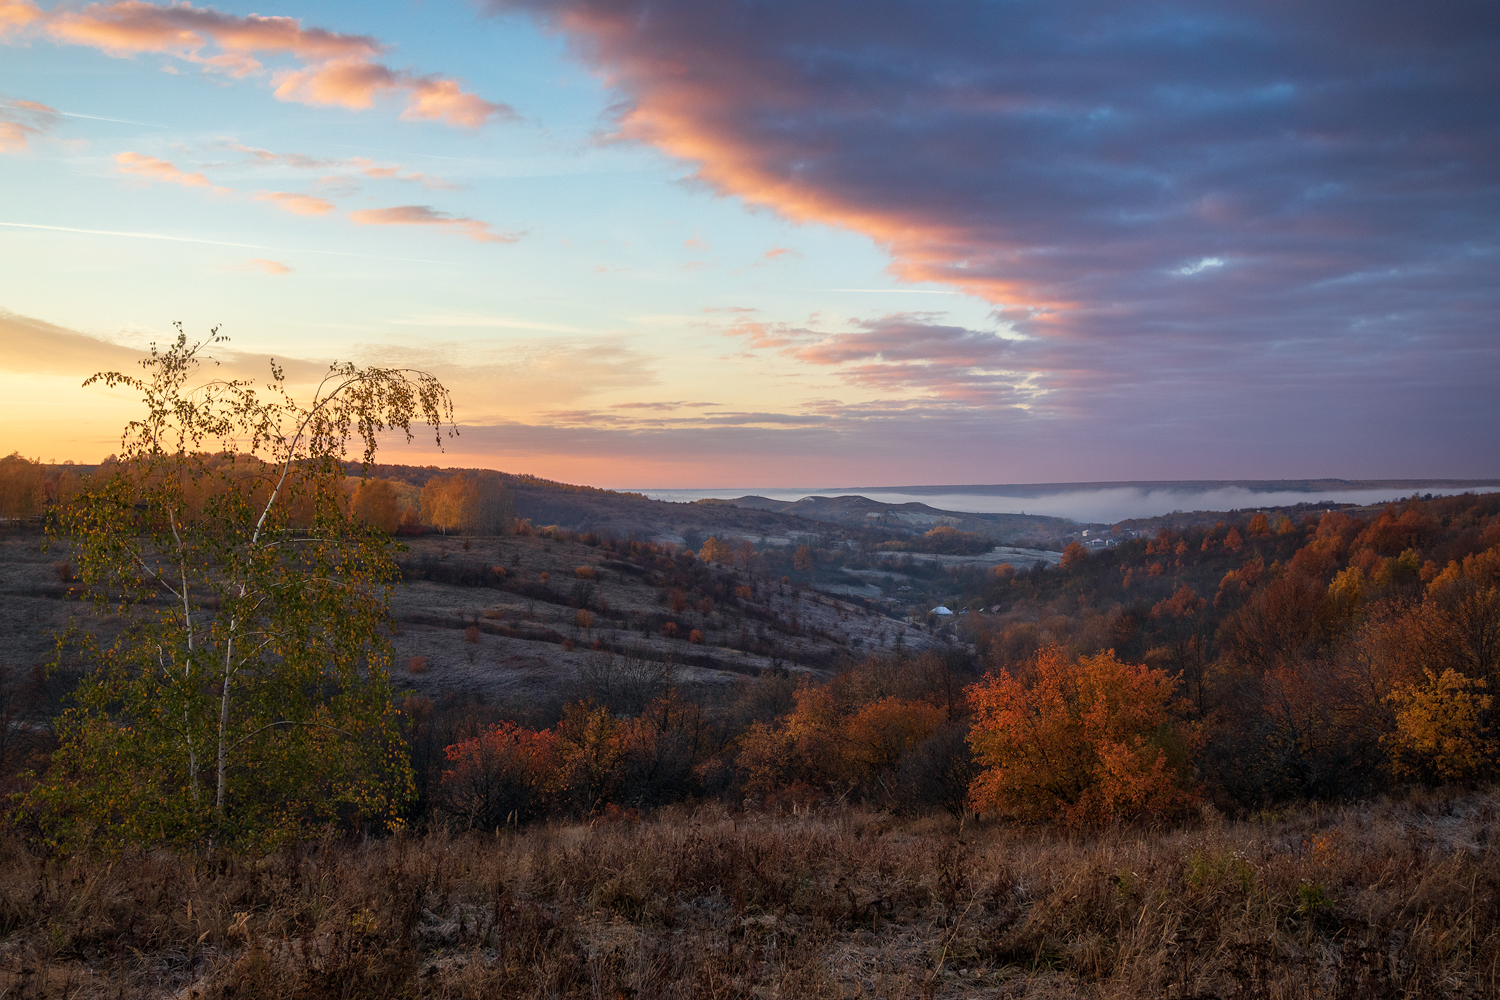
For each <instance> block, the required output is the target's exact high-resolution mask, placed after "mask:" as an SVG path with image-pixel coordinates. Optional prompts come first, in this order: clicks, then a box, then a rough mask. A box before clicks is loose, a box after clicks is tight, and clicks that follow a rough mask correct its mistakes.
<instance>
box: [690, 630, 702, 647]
mask: <svg viewBox="0 0 1500 1000" xmlns="http://www.w3.org/2000/svg"><path fill="white" fill-rule="evenodd" d="M688 642H690V643H692V644H693V645H694V646H701V645H703V633H702V632H701V631H699V630H698V629H693V630H692V631H691V632H689V633H688Z"/></svg>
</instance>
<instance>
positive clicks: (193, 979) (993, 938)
mask: <svg viewBox="0 0 1500 1000" xmlns="http://www.w3.org/2000/svg"><path fill="white" fill-rule="evenodd" d="M1497 807H1500V795H1497V793H1496V792H1493V791H1491V792H1482V793H1463V794H1453V795H1442V794H1426V795H1421V796H1418V797H1414V798H1407V799H1402V800H1399V801H1386V800H1382V801H1379V802H1372V803H1365V804H1358V805H1347V806H1340V807H1336V808H1316V807H1310V808H1307V809H1303V810H1300V811H1295V812H1290V813H1287V814H1285V815H1267V816H1262V817H1259V818H1258V819H1257V820H1256V821H1253V822H1245V823H1229V822H1223V821H1220V820H1219V819H1217V818H1216V817H1214V816H1212V815H1209V816H1205V817H1204V818H1203V819H1202V820H1201V821H1200V822H1197V823H1195V824H1193V825H1192V826H1191V827H1190V828H1186V829H1179V830H1171V831H1153V830H1148V829H1136V828H1130V829H1118V830H1114V831H1109V832H1106V833H1103V834H1100V835H1098V836H1093V837H1088V838H1076V837H1074V838H1070V837H1065V836H1063V835H1060V834H1056V833H1048V832H1037V831H1028V830H1023V829H1017V828H1013V827H1005V826H988V825H975V824H973V823H972V821H971V822H970V823H968V824H960V823H959V822H958V821H956V820H953V819H949V818H946V817H944V818H928V819H918V820H900V819H896V818H893V817H890V816H888V815H884V814H879V813H875V812H870V811H864V810H859V809H849V808H843V807H828V806H821V807H820V806H805V805H804V806H798V805H796V804H793V803H779V804H775V805H773V806H771V807H767V808H765V809H762V810H761V811H756V812H734V811H730V810H727V809H725V808H724V807H723V806H719V805H709V806H701V807H696V808H694V807H688V806H678V807H672V808H669V809H666V810H662V811H659V812H657V813H654V814H652V815H650V816H648V817H647V818H645V819H643V820H637V819H636V818H634V817H632V816H629V815H620V816H617V817H615V818H614V820H613V821H609V820H603V821H596V822H595V823H594V824H592V825H588V826H583V825H545V826H536V827H532V828H527V829H522V830H521V831H519V832H510V831H505V830H502V831H499V832H497V833H490V834H483V835H467V836H464V837H451V836H449V835H446V834H432V835H427V836H420V837H419V836H398V837H394V838H389V839H384V840H377V841H369V842H364V843H356V842H350V841H343V840H332V839H330V840H327V841H325V842H323V843H321V844H317V845H304V846H300V847H294V848H290V849H287V850H285V851H283V852H281V853H278V854H274V855H271V856H269V857H266V858H263V859H259V860H254V861H251V860H245V859H241V858H238V857H234V856H229V855H224V854H222V853H221V854H219V855H216V856H215V855H193V856H187V855H179V854H173V853H169V852H165V851H151V852H130V851H127V852H126V853H125V854H123V855H121V856H118V857H110V856H107V855H100V856H98V857H95V858H85V857H75V858H73V859H71V860H47V859H44V858H43V857H41V856H39V855H37V854H35V853H33V852H32V851H31V850H29V849H28V848H27V847H26V846H25V845H24V843H23V842H22V841H21V840H19V839H14V838H13V839H9V840H7V841H5V842H3V844H0V881H3V884H0V932H3V945H0V996H4V997H6V998H7V1000H11V998H23V997H44V996H45V997H64V996H66V997H79V998H85V997H117V996H127V997H180V998H187V997H203V998H220V997H222V998H228V997H235V998H244V997H278V998H282V997H303V998H323V997H351V998H352V997H455V998H456V997H475V998H479V997H485V998H491V997H517V998H520V997H528V998H529V997H538V998H540V997H590V998H595V997H605V998H618V997H630V998H634V997H684V998H686V997H695V998H696V997H704V998H707V997H790V998H804V997H806V998H815V997H880V998H897V997H957V996H965V997H995V998H999V997H1101V998H1102V997H1118V998H1127V997H1129V998H1136V997H1139V998H1147V997H1150V998H1188V997H1195V998H1207V997H1225V998H1228V997H1257V998H1259V997H1266V998H1282V997H1285V998H1291V997H1359V998H1362V1000H1363V998H1374V997H1439V996H1441V997H1485V996H1495V995H1497V991H1500V865H1497V860H1500V856H1497V845H1495V844H1494V843H1492V842H1491V837H1492V831H1493V830H1494V826H1495V819H1496V815H1497Z"/></svg>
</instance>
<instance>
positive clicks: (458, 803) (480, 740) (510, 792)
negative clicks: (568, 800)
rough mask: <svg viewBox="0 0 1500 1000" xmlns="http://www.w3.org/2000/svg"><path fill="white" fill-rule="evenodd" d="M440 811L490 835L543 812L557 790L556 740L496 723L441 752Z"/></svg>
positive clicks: (554, 736) (553, 735) (548, 732)
mask: <svg viewBox="0 0 1500 1000" xmlns="http://www.w3.org/2000/svg"><path fill="white" fill-rule="evenodd" d="M446 755H447V758H448V762H449V763H450V764H451V765H452V767H451V768H450V769H449V770H446V771H444V772H443V775H442V783H441V791H440V793H439V798H440V801H441V803H442V806H443V809H444V810H445V811H446V812H448V813H449V814H450V815H452V816H453V817H455V818H456V819H457V820H458V821H459V822H460V823H462V824H463V825H465V826H466V827H467V828H469V829H481V830H486V829H493V828H495V827H497V826H500V825H502V824H504V823H506V822H507V821H512V820H514V821H519V820H525V819H529V818H531V817H533V816H537V815H541V814H542V813H543V812H545V810H546V808H547V806H548V805H549V803H550V800H551V798H552V796H553V795H554V794H555V793H556V792H557V791H558V789H559V781H560V777H561V775H560V771H559V754H558V737H557V734H556V733H553V732H552V731H551V730H547V729H543V730H541V731H540V732H538V731H537V730H534V729H528V728H527V727H525V726H521V725H517V724H516V723H514V722H501V723H497V724H495V725H492V726H490V727H489V728H488V729H486V730H485V731H484V732H483V733H480V734H479V735H478V736H475V737H472V738H470V739H467V740H464V741H463V742H461V743H455V744H454V745H452V746H450V747H448V748H447V751H446Z"/></svg>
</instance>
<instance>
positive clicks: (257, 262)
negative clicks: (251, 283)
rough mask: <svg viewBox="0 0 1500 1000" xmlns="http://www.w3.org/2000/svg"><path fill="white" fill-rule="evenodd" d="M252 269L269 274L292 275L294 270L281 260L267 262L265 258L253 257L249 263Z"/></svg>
mask: <svg viewBox="0 0 1500 1000" xmlns="http://www.w3.org/2000/svg"><path fill="white" fill-rule="evenodd" d="M247 263H248V264H249V266H250V267H253V268H255V269H256V270H259V271H264V272H266V273H267V274H291V273H292V269H291V268H289V267H287V266H286V265H285V264H283V263H282V262H281V261H279V260H266V259H265V258H264V257H252V258H250V260H249V261H248V262H247Z"/></svg>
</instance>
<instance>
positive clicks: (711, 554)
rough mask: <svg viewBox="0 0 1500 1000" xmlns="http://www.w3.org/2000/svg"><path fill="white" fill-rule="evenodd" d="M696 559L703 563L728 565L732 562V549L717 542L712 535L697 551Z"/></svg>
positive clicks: (725, 544)
mask: <svg viewBox="0 0 1500 1000" xmlns="http://www.w3.org/2000/svg"><path fill="white" fill-rule="evenodd" d="M698 558H699V559H702V560H703V561H704V562H716V563H728V562H733V561H734V549H732V548H730V547H729V545H728V544H727V543H725V542H721V541H719V540H718V539H717V538H715V537H714V536H713V535H709V536H708V541H706V542H704V543H703V545H702V547H700V548H699V549H698Z"/></svg>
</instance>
